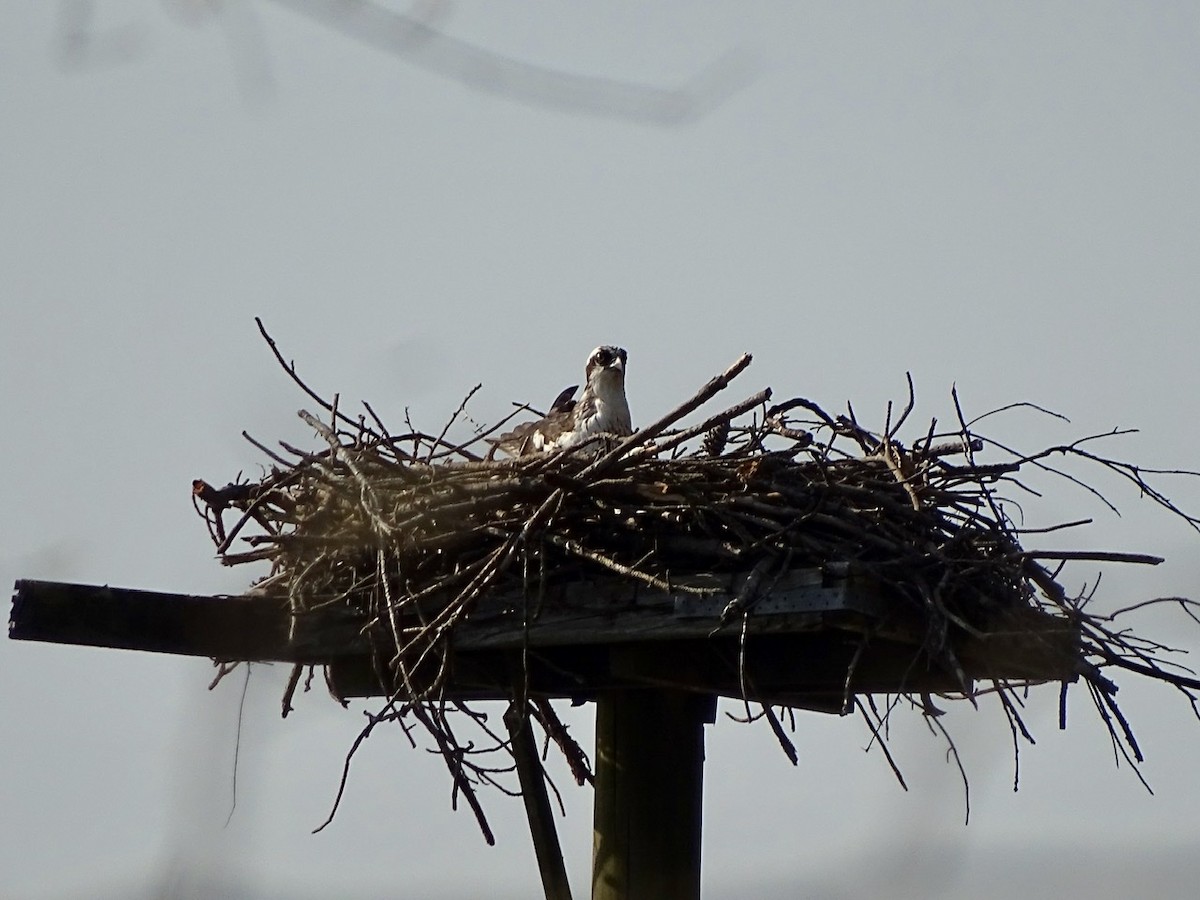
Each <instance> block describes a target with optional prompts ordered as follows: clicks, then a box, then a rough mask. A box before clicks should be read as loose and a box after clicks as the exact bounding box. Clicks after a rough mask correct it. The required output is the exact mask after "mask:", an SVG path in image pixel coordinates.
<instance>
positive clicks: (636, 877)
mask: <svg viewBox="0 0 1200 900" xmlns="http://www.w3.org/2000/svg"><path fill="white" fill-rule="evenodd" d="M714 701H715V698H714V697H709V696H705V695H700V694H689V693H684V692H682V691H671V690H663V689H659V688H645V689H629V690H618V691H608V692H603V693H601V694H600V696H599V699H598V700H597V701H596V805H595V815H594V831H593V839H592V900H699V897H700V834H701V821H702V813H703V799H704V723H705V722H706V721H712V712H713V710H714V709H715V702H714Z"/></svg>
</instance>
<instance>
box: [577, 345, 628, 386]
mask: <svg viewBox="0 0 1200 900" xmlns="http://www.w3.org/2000/svg"><path fill="white" fill-rule="evenodd" d="M626 357H627V354H626V353H625V351H624V350H623V349H622V348H621V347H611V346H609V345H607V344H606V345H604V346H602V347H597V348H596V349H595V350H593V351H592V355H591V356H589V357H588V361H587V380H588V384H596V383H597V382H598V381H599V380H600V379H603V380H604V381H611V380H616V381H617V382H618V383H624V381H625V359H626Z"/></svg>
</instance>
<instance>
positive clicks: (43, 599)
mask: <svg viewBox="0 0 1200 900" xmlns="http://www.w3.org/2000/svg"><path fill="white" fill-rule="evenodd" d="M727 587H728V590H727V591H726V592H724V593H722V594H718V595H716V596H698V595H695V594H688V593H682V592H680V593H667V592H663V591H658V590H652V589H650V588H645V589H640V588H635V587H631V586H630V585H629V583H628V582H627V581H623V580H622V581H617V580H613V581H605V582H588V583H575V584H570V585H565V586H560V587H558V588H555V589H553V590H551V591H548V592H547V593H546V594H545V595H544V596H542V597H540V598H537V599H536V600H534V599H532V598H526V597H521V596H492V597H488V598H485V599H484V600H481V602H480V604H479V606H478V607H477V608H476V609H475V610H473V611H472V614H471V616H470V617H468V618H467V620H466V621H464V622H463V623H462V625H461V626H460V627H458V628H456V630H455V632H454V635H453V640H452V648H453V651H452V676H451V687H450V690H451V693H453V694H454V695H455V696H457V697H461V698H464V699H508V698H509V697H511V695H512V685H513V683H514V677H515V672H517V671H521V672H522V673H527V676H526V675H523V678H524V677H527V678H528V685H529V689H530V690H531V691H533V692H536V693H540V694H545V695H548V696H551V697H571V698H573V699H577V700H582V699H591V698H594V697H595V696H596V695H597V694H598V693H599V692H603V691H607V690H626V689H630V688H637V687H660V688H663V687H665V688H671V689H676V690H682V691H688V692H695V693H701V694H716V695H721V696H727V697H742V696H747V697H750V698H751V699H761V700H768V701H771V702H775V703H782V704H786V705H790V706H796V707H800V708H807V709H816V710H821V711H826V712H842V711H844V707H845V703H846V700H847V699H848V698H849V697H851V696H853V695H854V694H858V693H898V692H899V693H903V692H934V693H936V692H947V691H958V690H961V688H962V684H961V683H960V681H959V680H958V678H957V676H956V675H955V673H953V672H950V671H947V670H946V669H945V668H943V667H941V666H939V665H937V664H935V663H934V662H933V661H931V660H930V658H929V657H928V656H927V654H926V653H925V652H924V651H923V650H922V647H921V644H922V640H923V632H922V630H921V626H920V623H919V622H917V621H913V620H912V619H911V617H908V618H906V617H905V616H904V615H902V614H900V612H899V611H898V606H897V604H896V603H895V602H894V601H892V600H890V599H889V598H888V597H887V596H886V594H884V593H883V592H881V591H880V590H879V589H877V588H876V587H874V586H873V585H871V584H870V583H869V582H865V581H863V580H862V579H858V578H855V577H853V576H851V575H850V574H848V573H847V572H846V571H845V570H844V569H843V570H838V569H831V570H829V571H822V570H816V569H811V570H801V571H797V572H793V573H790V574H789V575H788V576H787V578H785V579H781V580H780V581H779V582H778V583H776V584H775V585H774V586H773V587H772V589H771V591H770V593H769V595H767V596H763V597H761V598H760V599H758V600H757V601H756V602H755V603H753V604H752V605H751V606H750V608H749V611H748V615H747V617H746V618H745V621H744V623H743V619H742V617H741V616H740V615H736V616H733V617H731V619H730V621H729V623H728V624H726V625H724V626H722V625H721V615H722V611H723V610H725V609H726V607H727V606H728V604H729V603H730V602H731V601H732V600H733V599H734V598H735V597H736V596H738V593H739V591H740V589H741V587H742V585H741V584H739V582H738V581H737V580H734V581H732V582H730V583H729V584H728V585H727ZM9 636H10V637H11V638H13V639H16V640H34V641H50V642H54V643H62V644H84V645H89V646H97V647H114V648H123V649H130V650H145V651H151V652H160V653H173V654H185V655H191V656H203V657H211V658H214V659H220V660H252V661H279V662H291V663H303V664H310V665H325V666H328V667H329V672H330V681H331V684H332V685H333V688H334V690H335V691H336V692H338V693H339V694H341V695H342V696H345V697H355V696H375V695H387V694H390V693H392V691H393V690H394V688H395V685H393V684H390V683H388V679H387V678H386V677H384V678H383V679H382V680H381V675H380V673H382V672H386V671H387V666H386V660H385V659H384V657H386V656H390V654H391V652H392V647H391V645H390V643H388V644H386V646H385V647H384V649H382V650H380V651H379V658H377V657H376V652H375V651H374V650H373V649H372V645H371V638H370V636H369V634H366V633H364V630H363V622H362V616H361V614H357V615H356V614H355V613H354V612H353V611H351V610H348V609H345V608H332V609H326V610H323V611H321V612H320V613H319V614H306V615H303V616H293V615H292V614H291V612H290V610H289V609H288V608H287V607H286V606H285V605H283V604H282V603H281V602H280V601H279V600H278V599H277V598H268V597H262V596H255V595H252V594H251V595H245V596H193V595H184V594H165V593H157V592H152V591H141V590H130V589H123V588H112V587H108V586H91V585H79V584H65V583H57V582H44V581H18V582H17V584H16V589H15V594H14V597H13V608H12V617H11V620H10V623H9ZM1077 643H1078V640H1077V634H1076V632H1075V630H1074V629H1073V628H1072V627H1071V625H1070V623H1069V622H1067V621H1066V620H1065V619H1063V618H1061V617H1057V616H1051V615H1048V614H1045V613H1042V612H1039V611H1036V610H1029V609H1026V610H1021V611H1018V612H1015V613H1012V614H1009V615H1008V616H1007V617H1006V618H1005V619H1004V620H998V621H996V622H993V623H992V626H991V628H990V629H989V631H988V633H987V634H986V635H984V636H979V637H970V638H966V637H963V638H960V639H959V641H958V643H957V645H956V646H955V651H956V654H957V656H958V658H959V660H960V661H961V663H962V666H963V672H964V674H965V675H966V677H967V678H968V679H989V678H1004V679H1007V680H1014V681H1031V682H1040V681H1061V680H1073V679H1074V678H1075V664H1076V658H1077V655H1078V646H1077ZM381 662H382V663H383V664H381Z"/></svg>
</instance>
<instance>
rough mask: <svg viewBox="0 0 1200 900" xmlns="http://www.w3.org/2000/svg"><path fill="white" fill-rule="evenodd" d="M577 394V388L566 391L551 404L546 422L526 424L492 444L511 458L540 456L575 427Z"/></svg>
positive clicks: (544, 420) (541, 420)
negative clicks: (545, 447)
mask: <svg viewBox="0 0 1200 900" xmlns="http://www.w3.org/2000/svg"><path fill="white" fill-rule="evenodd" d="M577 390H579V385H577V384H573V385H571V386H570V387H569V388H565V389H564V390H563V391H561V392H560V393H559V395H558V396H557V397H555V398H554V402H553V403H552V404H550V412H548V413H546V415H544V416H543V417H542V418H540V419H537V420H535V421H533V422H522V423H521V424H520V425H518V426H517V427H516V428H514V429H513V430H512V431H506V432H505V433H504V434H502V435H500V437H498V438H496V439H495V440H494V441H490V443H491V444H493V445H494V447H495V449H496V450H503V451H504V452H505V453H507V454H508V455H509V456H527V455H528V454H530V453H537V452H539V451H540V450H541V448H542V447H543V446H545V445H546V444H549V443H553V442H554V441H555V440H557V439H558V437H559V436H560V435H562V434H563V432H566V431H569V430H570V429H571V427H572V426H573V424H574V420H573V419H572V411H573V410H574V409H575V400H574V397H575V392H576V391H577ZM539 436H540V440H539Z"/></svg>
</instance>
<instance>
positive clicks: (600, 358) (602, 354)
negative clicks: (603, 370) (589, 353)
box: [596, 350, 613, 366]
mask: <svg viewBox="0 0 1200 900" xmlns="http://www.w3.org/2000/svg"><path fill="white" fill-rule="evenodd" d="M612 361H613V355H612V353H611V352H609V351H608V350H597V351H596V362H598V363H600V365H602V366H607V365H608V364H609V363H611V362H612Z"/></svg>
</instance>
